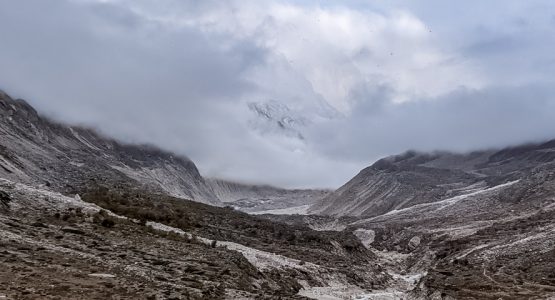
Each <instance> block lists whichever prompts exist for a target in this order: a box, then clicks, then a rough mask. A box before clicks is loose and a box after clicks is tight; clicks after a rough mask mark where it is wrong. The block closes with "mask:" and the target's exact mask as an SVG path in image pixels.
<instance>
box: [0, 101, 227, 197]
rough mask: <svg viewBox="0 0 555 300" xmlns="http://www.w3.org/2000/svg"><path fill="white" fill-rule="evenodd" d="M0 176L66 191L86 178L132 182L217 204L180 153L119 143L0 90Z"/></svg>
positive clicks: (172, 194)
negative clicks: (57, 118)
mask: <svg viewBox="0 0 555 300" xmlns="http://www.w3.org/2000/svg"><path fill="white" fill-rule="evenodd" d="M0 136H1V139H0V177H3V178H7V179H10V180H14V181H17V182H24V183H28V184H34V185H41V184H43V185H47V186H51V187H52V188H53V189H56V190H60V191H71V190H73V189H74V188H75V187H76V185H80V184H85V183H86V182H87V181H91V180H92V181H106V182H129V181H132V182H137V183H139V184H140V185H142V186H145V187H147V188H149V189H152V190H153V191H154V190H155V191H159V192H164V193H166V194H169V195H171V196H175V197H179V198H186V199H192V200H195V201H198V202H203V203H207V204H213V205H221V202H220V201H219V199H218V198H217V197H216V195H215V194H214V192H213V191H212V188H211V187H210V186H209V185H208V184H207V183H206V182H205V180H204V178H203V177H202V176H201V175H200V173H199V171H198V170H197V168H196V166H195V164H194V163H193V162H192V161H191V160H189V159H188V158H186V157H183V156H178V155H175V154H172V153H169V152H165V151H162V150H160V149H157V148H155V147H152V146H145V145H125V144H122V143H119V142H117V141H115V140H113V139H110V138H106V137H103V136H101V135H99V134H97V133H96V132H94V131H93V130H90V129H86V128H81V127H73V126H66V125H62V124H59V123H56V122H53V121H51V120H48V119H46V118H44V117H41V116H40V115H39V114H38V113H37V112H36V111H35V110H34V109H33V108H32V107H31V106H30V105H29V104H28V103H27V102H25V101H23V100H14V99H12V98H10V97H9V96H8V95H6V94H5V93H3V92H1V93H0Z"/></svg>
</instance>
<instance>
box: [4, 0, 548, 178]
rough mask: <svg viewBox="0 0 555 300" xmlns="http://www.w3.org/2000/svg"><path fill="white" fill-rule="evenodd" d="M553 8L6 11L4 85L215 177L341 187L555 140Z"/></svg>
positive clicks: (152, 5) (137, 0)
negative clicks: (389, 170)
mask: <svg viewBox="0 0 555 300" xmlns="http://www.w3.org/2000/svg"><path fill="white" fill-rule="evenodd" d="M554 8H555V4H552V3H551V2H550V1H526V2H524V1H488V2H487V3H483V2H482V1H470V2H468V1H467V2H464V3H463V2H461V3H458V4H455V3H452V2H450V3H448V4H445V2H444V1H410V3H407V1H373V2H372V3H371V4H369V3H368V2H367V1H337V2H332V1H292V0H291V1H285V0H282V1H280V0H273V1H249V0H246V1H245V0H242V1H186V0H181V1H180V0H156V1H153V0H133V1H131V0H102V1H101V0H22V1H8V0H0V39H1V44H0V70H2V71H1V72H0V88H2V89H4V90H6V91H7V92H8V93H11V94H13V95H15V96H18V97H23V98H26V99H28V100H29V101H30V102H31V103H32V104H33V105H35V106H36V107H37V108H38V109H39V110H40V111H43V112H45V113H47V114H49V115H51V116H53V117H55V118H57V119H60V120H62V121H65V122H70V123H83V124H86V125H89V126H94V127H97V128H99V129H100V130H101V131H102V132H105V133H107V134H110V135H114V136H116V137H118V138H121V139H124V140H126V141H131V142H148V143H153V144H156V145H159V146H161V147H163V148H166V149H170V150H172V151H176V152H178V153H182V154H185V155H187V156H189V157H191V158H192V159H193V160H194V161H195V162H196V163H197V164H198V165H199V168H200V169H201V172H202V173H203V174H204V175H208V176H216V177H223V178H229V179H235V180H240V181H246V182H260V183H270V184H275V185H283V186H289V187H337V186H338V185H340V184H342V183H343V182H345V181H346V180H348V179H349V178H350V177H352V176H353V175H354V174H355V173H356V172H357V171H358V170H359V169H361V168H363V167H365V166H366V165H368V164H370V163H372V162H373V161H374V160H376V159H378V158H380V157H381V156H383V155H389V154H394V153H397V152H401V151H405V150H408V149H416V150H452V151H468V150H474V149H483V148H491V147H500V146H505V145H510V144H515V143H521V142H527V141H537V140H542V139H547V138H554V137H555V129H554V128H555V126H554V125H555V96H554V90H555V88H554V87H555V85H554V80H555V60H554V59H553V55H552V49H553V48H554V46H555V38H554V36H555V15H553V14H552V13H550V12H553V11H554Z"/></svg>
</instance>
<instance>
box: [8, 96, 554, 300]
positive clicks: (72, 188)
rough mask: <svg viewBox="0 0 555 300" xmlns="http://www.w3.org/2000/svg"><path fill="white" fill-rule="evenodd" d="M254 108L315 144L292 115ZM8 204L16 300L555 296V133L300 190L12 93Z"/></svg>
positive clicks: (385, 165)
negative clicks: (135, 141)
mask: <svg viewBox="0 0 555 300" xmlns="http://www.w3.org/2000/svg"><path fill="white" fill-rule="evenodd" d="M250 108H251V110H253V112H255V114H257V116H259V117H261V118H262V119H260V120H262V121H261V122H264V123H265V124H266V123H267V124H266V125H267V126H269V127H267V128H270V129H271V131H272V132H273V131H276V132H280V134H285V135H287V136H291V137H294V138H298V139H301V140H302V138H303V137H302V132H301V131H302V127H303V126H305V125H306V124H307V122H308V121H306V120H304V119H303V118H302V117H298V118H297V117H295V118H293V117H290V116H291V115H292V112H291V111H290V109H289V108H288V107H286V106H282V105H280V104H279V103H274V102H272V103H267V104H262V103H258V104H251V106H250ZM268 124H269V125H268ZM280 124H281V125H280ZM266 125H264V126H266ZM264 128H266V127H264ZM270 129H269V130H270ZM264 134H265V133H264ZM0 201H1V202H0V203H1V206H0V238H1V239H0V246H1V248H0V263H1V264H2V266H3V268H1V270H0V282H1V283H2V285H1V286H2V287H0V299H2V298H8V299H11V298H14V299H26V297H27V298H29V297H31V298H33V297H34V298H45V299H46V298H56V297H57V298H58V299H60V298H62V299H74V298H87V299H106V298H110V297H114V296H116V297H119V298H120V299H142V298H144V299H449V300H452V299H495V300H497V299H554V297H555V140H551V141H544V142H537V143H529V144H523V145H517V146H513V147H507V148H503V149H488V150H481V151H474V152H470V153H451V152H441V151H437V152H430V153H425V152H418V151H408V152H406V153H403V154H399V155H393V156H390V157H386V158H383V159H381V160H378V161H377V162H375V163H374V164H372V165H371V166H369V167H367V168H364V169H363V170H362V171H360V173H359V174H357V175H356V176H354V177H353V179H351V180H350V181H349V182H347V183H346V184H345V185H343V186H341V187H340V188H338V189H337V190H334V191H327V190H302V189H298V190H291V189H283V188H279V187H273V186H267V185H251V184H245V183H237V182H233V181H229V180H221V179H214V178H205V177H203V176H202V175H201V173H200V172H199V170H198V169H197V167H196V166H195V164H194V162H193V161H191V160H190V159H188V158H187V157H185V156H183V155H177V154H174V153H172V152H170V151H164V150H161V149H159V148H157V147H155V146H152V145H131V144H125V143H122V142H119V141H117V140H114V139H112V138H109V137H106V136H104V135H102V134H99V133H97V132H95V131H94V130H91V129H87V128H83V127H79V126H71V125H65V124H62V123H60V122H57V121H53V120H50V119H49V118H47V117H44V116H41V115H40V114H39V113H37V112H36V111H35V109H33V107H31V106H30V105H29V104H28V103H27V102H25V101H23V100H19V99H12V98H11V97H10V96H8V95H7V94H5V93H3V92H1V93H0Z"/></svg>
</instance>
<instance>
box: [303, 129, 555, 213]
mask: <svg viewBox="0 0 555 300" xmlns="http://www.w3.org/2000/svg"><path fill="white" fill-rule="evenodd" d="M553 161H555V140H554V141H550V142H546V143H542V144H531V145H523V146H519V147H513V148H507V149H504V150H500V151H493V150H492V151H480V152H473V153H470V154H454V153H443V152H438V153H417V152H407V153H405V154H402V155H397V156H392V157H388V158H385V159H382V160H380V161H378V162H376V163H375V164H373V165H372V166H370V167H368V168H366V169H364V170H362V171H361V172H360V173H359V174H358V175H357V176H355V177H354V178H353V179H352V180H350V181H349V182H348V183H346V184H345V185H344V186H342V187H341V188H339V189H338V190H337V191H335V192H334V193H331V194H330V195H328V196H327V197H325V198H324V199H322V200H321V201H319V202H317V203H316V204H314V205H313V206H312V207H311V209H310V210H309V212H311V213H314V214H322V215H333V216H378V215H381V214H385V213H388V212H390V211H394V210H400V209H405V208H408V207H411V206H414V205H418V204H423V203H430V202H437V201H443V200H446V199H449V198H452V197H456V196H460V195H465V194H469V193H472V192H474V191H479V190H483V189H486V188H490V187H493V186H496V185H498V184H502V183H507V182H510V181H512V180H516V179H519V178H521V177H523V176H525V175H527V174H529V173H530V172H531V170H533V169H534V168H537V167H540V166H542V165H545V164H549V163H551V162H553Z"/></svg>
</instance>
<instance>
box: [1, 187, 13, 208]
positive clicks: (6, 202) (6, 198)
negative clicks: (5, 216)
mask: <svg viewBox="0 0 555 300" xmlns="http://www.w3.org/2000/svg"><path fill="white" fill-rule="evenodd" d="M11 201H12V198H11V197H10V195H8V193H6V192H4V191H0V207H3V208H4V209H9V208H10V202H11Z"/></svg>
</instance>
